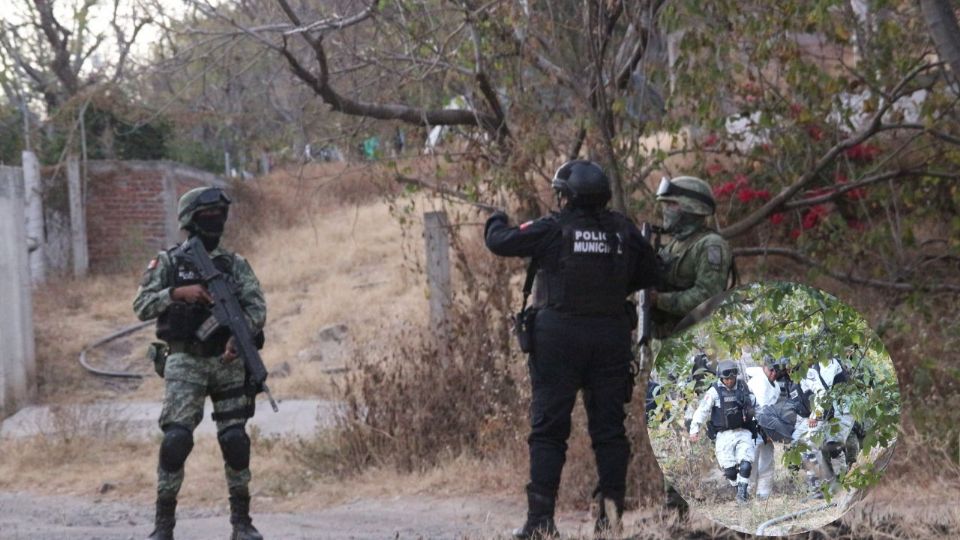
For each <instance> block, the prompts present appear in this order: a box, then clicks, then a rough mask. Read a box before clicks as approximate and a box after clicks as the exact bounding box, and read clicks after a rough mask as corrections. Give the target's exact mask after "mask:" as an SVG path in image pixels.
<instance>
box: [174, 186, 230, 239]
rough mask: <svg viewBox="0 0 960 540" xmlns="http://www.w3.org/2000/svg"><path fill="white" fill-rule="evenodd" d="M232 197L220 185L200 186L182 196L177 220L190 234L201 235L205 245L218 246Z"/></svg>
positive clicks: (178, 206) (178, 205) (178, 204)
mask: <svg viewBox="0 0 960 540" xmlns="http://www.w3.org/2000/svg"><path fill="white" fill-rule="evenodd" d="M230 202H231V201H230V197H228V196H227V194H226V193H224V192H223V190H222V189H220V188H218V187H198V188H194V189H191V190H190V191H188V192H186V193H184V194H183V196H181V197H180V201H179V202H178V203H177V220H178V222H179V224H180V228H181V229H183V230H185V231H187V232H188V233H189V234H190V235H194V234H196V235H199V236H200V238H201V239H202V240H203V243H204V246H205V247H206V248H207V249H208V250H210V249H212V248H213V247H216V244H217V243H218V241H219V239H220V236H221V235H223V228H224V225H225V224H226V222H227V217H228V215H229V213H230Z"/></svg>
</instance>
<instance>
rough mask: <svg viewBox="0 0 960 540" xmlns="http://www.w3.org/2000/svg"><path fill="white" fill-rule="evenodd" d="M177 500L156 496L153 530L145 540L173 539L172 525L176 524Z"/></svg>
mask: <svg viewBox="0 0 960 540" xmlns="http://www.w3.org/2000/svg"><path fill="white" fill-rule="evenodd" d="M176 516H177V500H176V499H166V498H160V497H157V517H156V519H155V520H154V524H153V532H152V533H150V536H149V537H147V540H173V527H174V525H176V524H177V517H176Z"/></svg>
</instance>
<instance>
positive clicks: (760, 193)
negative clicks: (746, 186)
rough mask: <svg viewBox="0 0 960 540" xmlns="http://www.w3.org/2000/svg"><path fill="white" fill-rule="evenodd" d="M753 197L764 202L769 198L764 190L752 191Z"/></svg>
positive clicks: (768, 192) (768, 193) (768, 194)
mask: <svg viewBox="0 0 960 540" xmlns="http://www.w3.org/2000/svg"><path fill="white" fill-rule="evenodd" d="M753 196H754V197H756V198H758V199H760V200H762V201H764V202H766V201H769V200H770V197H771V195H770V191H769V190H766V189H760V190H757V191H754V192H753Z"/></svg>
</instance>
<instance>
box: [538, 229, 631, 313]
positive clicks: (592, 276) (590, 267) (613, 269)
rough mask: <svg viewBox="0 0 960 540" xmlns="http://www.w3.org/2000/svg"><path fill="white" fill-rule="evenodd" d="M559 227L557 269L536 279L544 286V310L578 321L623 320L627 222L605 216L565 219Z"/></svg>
mask: <svg viewBox="0 0 960 540" xmlns="http://www.w3.org/2000/svg"><path fill="white" fill-rule="evenodd" d="M559 221H560V227H561V231H562V241H561V247H560V250H561V251H560V257H559V264H558V267H557V268H555V269H550V268H542V269H541V270H540V272H539V273H538V274H537V278H538V280H540V283H542V284H544V285H545V286H546V287H545V288H546V300H545V306H546V307H548V308H550V309H553V310H555V311H559V312H563V313H572V314H576V315H624V314H625V313H626V312H625V310H624V302H625V301H626V298H627V294H628V290H627V285H628V281H629V268H628V257H627V255H628V254H627V252H626V251H627V245H626V238H627V235H628V234H629V233H628V229H627V223H626V220H622V219H618V217H617V216H616V215H615V214H613V213H611V212H609V211H603V212H599V213H596V214H590V213H585V212H584V213H580V212H577V213H573V214H571V215H561V216H560V218H559ZM538 286H539V284H538Z"/></svg>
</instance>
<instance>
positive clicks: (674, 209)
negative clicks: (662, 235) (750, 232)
mask: <svg viewBox="0 0 960 540" xmlns="http://www.w3.org/2000/svg"><path fill="white" fill-rule="evenodd" d="M657 202H658V203H662V204H663V205H664V208H663V210H664V227H663V229H664V232H666V233H668V234H670V235H671V237H672V239H671V241H670V243H669V244H667V245H666V246H665V247H663V248H662V249H660V252H659V253H658V256H659V258H660V263H661V266H662V271H663V281H662V283H661V286H660V287H658V293H657V296H656V303H655V305H654V306H653V309H652V310H651V317H652V318H653V323H654V333H655V336H656V337H657V338H664V337H667V336H669V335H670V334H671V333H672V331H673V329H674V327H675V326H676V325H677V323H678V322H680V320H681V319H683V317H684V316H686V315H687V314H688V313H690V311H691V310H693V309H694V308H695V307H697V306H698V305H700V304H701V303H703V302H705V301H707V300H709V299H710V298H712V297H713V296H715V295H717V294H719V293H720V292H722V291H723V290H724V289H725V288H726V285H727V277H728V275H729V273H730V269H731V266H732V264H733V253H732V252H731V250H730V245H729V244H728V243H727V241H726V240H724V239H723V237H722V236H720V235H719V234H717V232H716V231H714V230H713V229H710V228H709V227H707V225H706V223H705V220H706V216H709V215H712V214H713V213H714V211H715V209H716V203H715V201H714V199H713V193H712V191H711V190H710V186H709V185H708V184H707V183H706V182H704V181H703V180H701V179H699V178H694V177H691V176H682V177H679V178H676V179H674V180H670V179H666V178H665V179H664V180H662V181H661V184H660V188H659V189H658V190H657ZM667 207H669V208H667Z"/></svg>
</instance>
